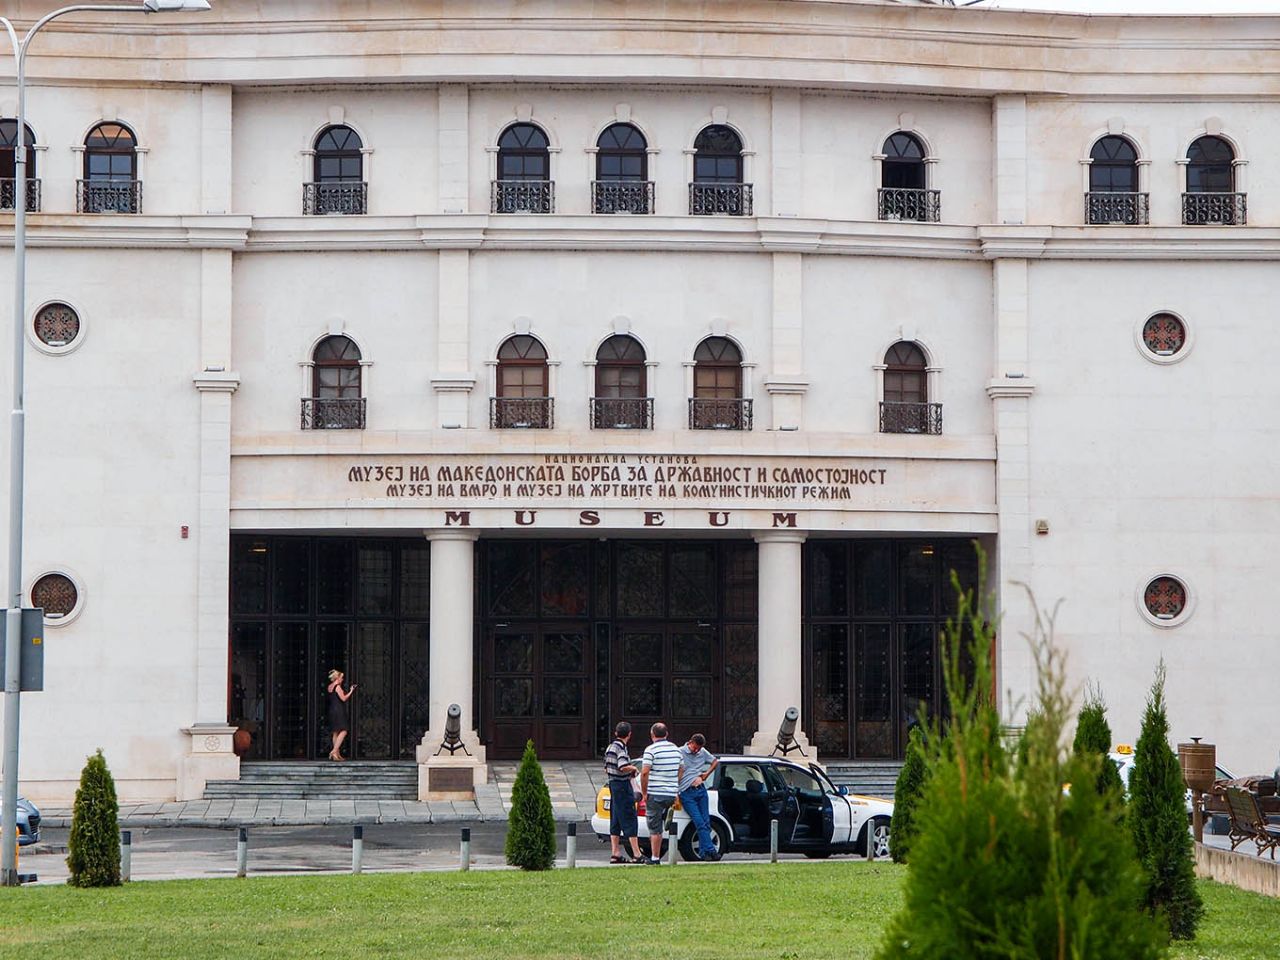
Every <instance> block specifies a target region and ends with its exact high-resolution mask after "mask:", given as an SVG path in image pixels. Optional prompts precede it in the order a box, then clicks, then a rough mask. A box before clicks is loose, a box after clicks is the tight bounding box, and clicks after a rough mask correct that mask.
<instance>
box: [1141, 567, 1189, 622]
mask: <svg viewBox="0 0 1280 960" xmlns="http://www.w3.org/2000/svg"><path fill="white" fill-rule="evenodd" d="M1142 602H1143V605H1144V606H1145V607H1146V608H1147V612H1148V613H1150V614H1151V616H1153V617H1155V618H1156V619H1157V620H1176V619H1177V618H1178V617H1179V616H1181V615H1182V611H1183V610H1185V609H1186V608H1187V588H1186V586H1185V585H1184V584H1183V583H1182V581H1181V580H1178V579H1176V578H1174V577H1156V578H1155V579H1154V580H1152V581H1151V582H1150V583H1148V584H1147V589H1146V590H1145V591H1143V594H1142Z"/></svg>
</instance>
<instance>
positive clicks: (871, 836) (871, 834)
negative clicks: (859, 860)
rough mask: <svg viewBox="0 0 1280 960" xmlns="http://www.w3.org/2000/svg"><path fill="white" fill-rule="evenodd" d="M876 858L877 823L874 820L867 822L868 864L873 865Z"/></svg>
mask: <svg viewBox="0 0 1280 960" xmlns="http://www.w3.org/2000/svg"><path fill="white" fill-rule="evenodd" d="M875 858H876V822H875V821H874V820H868V821H867V863H871V862H872V861H874V860H875Z"/></svg>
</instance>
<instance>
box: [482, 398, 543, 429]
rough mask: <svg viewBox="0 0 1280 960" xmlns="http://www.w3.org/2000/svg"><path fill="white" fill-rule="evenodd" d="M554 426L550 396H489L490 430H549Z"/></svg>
mask: <svg viewBox="0 0 1280 960" xmlns="http://www.w3.org/2000/svg"><path fill="white" fill-rule="evenodd" d="M553 426H555V401H554V400H553V399H552V398H551V397H490V398H489V428H490V429H491V430H550V429H551V428H552V427H553Z"/></svg>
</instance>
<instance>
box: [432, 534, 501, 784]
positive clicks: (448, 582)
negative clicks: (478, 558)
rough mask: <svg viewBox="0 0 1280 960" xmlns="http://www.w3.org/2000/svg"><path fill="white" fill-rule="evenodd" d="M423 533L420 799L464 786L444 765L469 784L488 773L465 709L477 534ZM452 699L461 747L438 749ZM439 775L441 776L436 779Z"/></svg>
mask: <svg viewBox="0 0 1280 960" xmlns="http://www.w3.org/2000/svg"><path fill="white" fill-rule="evenodd" d="M426 537H427V539H428V540H429V541H430V542H431V664H430V679H429V681H428V682H429V683H430V685H431V690H430V693H429V696H428V702H429V706H428V720H429V723H430V726H429V727H428V728H427V732H426V733H425V734H423V737H422V742H421V743H420V744H419V745H418V750H417V756H418V764H419V767H418V770H419V774H418V795H419V797H420V798H421V799H424V800H425V799H428V798H443V797H444V795H446V794H448V795H455V794H460V793H464V792H466V791H465V790H464V789H462V788H461V787H460V786H459V784H458V783H457V782H456V781H455V780H453V779H451V777H452V776H453V773H452V771H448V768H453V770H457V769H458V768H462V769H466V770H467V771H468V774H469V776H470V779H471V784H472V785H476V784H481V783H484V782H485V780H486V778H487V776H488V770H487V768H486V767H485V751H484V747H482V746H481V745H480V738H479V737H478V736H477V735H476V720H475V716H474V715H473V713H472V709H471V703H472V700H473V691H474V689H475V678H474V676H473V673H472V667H473V663H474V655H473V636H474V631H475V598H474V595H473V594H474V590H475V575H474V571H475V552H476V549H475V548H476V539H477V537H478V534H476V533H475V532H473V531H470V530H430V531H427V533H426ZM452 703H456V704H457V705H458V706H459V707H461V708H462V742H463V744H464V746H465V747H466V752H464V751H462V750H459V751H458V752H457V753H455V754H450V753H449V752H448V751H445V752H443V753H441V752H439V751H440V744H441V742H442V741H443V739H444V725H445V716H446V713H447V711H448V709H449V705H450V704H452ZM429 768H432V769H429ZM436 771H440V772H438V773H437V772H436ZM441 777H443V779H438V778H441ZM433 780H437V782H434V783H433V782H432V781H433ZM442 784H443V785H442Z"/></svg>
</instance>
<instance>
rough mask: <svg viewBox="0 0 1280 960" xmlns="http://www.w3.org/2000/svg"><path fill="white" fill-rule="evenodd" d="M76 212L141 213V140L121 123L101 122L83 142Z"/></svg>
mask: <svg viewBox="0 0 1280 960" xmlns="http://www.w3.org/2000/svg"><path fill="white" fill-rule="evenodd" d="M78 187H79V189H78V190H77V191H76V212H77V213H141V212H142V181H141V180H139V179H138V138H137V137H136V136H135V135H134V133H133V131H132V130H130V129H129V128H128V127H126V126H125V125H124V124H122V123H100V124H98V125H97V126H96V127H94V128H93V129H92V130H90V131H89V135H88V136H87V137H85V140H84V179H83V180H80V181H79V182H78Z"/></svg>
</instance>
